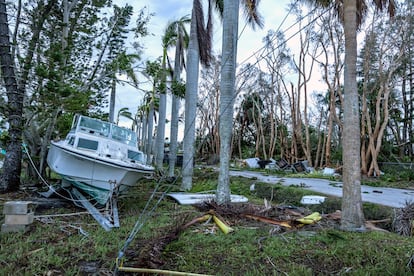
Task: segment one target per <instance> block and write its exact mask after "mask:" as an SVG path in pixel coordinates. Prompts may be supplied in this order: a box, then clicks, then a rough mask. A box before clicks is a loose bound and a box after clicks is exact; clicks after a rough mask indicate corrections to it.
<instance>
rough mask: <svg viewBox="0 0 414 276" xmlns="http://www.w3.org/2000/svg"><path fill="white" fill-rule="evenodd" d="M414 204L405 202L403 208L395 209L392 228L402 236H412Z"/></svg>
mask: <svg viewBox="0 0 414 276" xmlns="http://www.w3.org/2000/svg"><path fill="white" fill-rule="evenodd" d="M413 221H414V202H406V203H405V206H404V208H400V209H395V211H394V218H393V222H392V228H393V230H394V232H396V233H398V234H400V235H402V236H412V235H413V228H414V225H413Z"/></svg>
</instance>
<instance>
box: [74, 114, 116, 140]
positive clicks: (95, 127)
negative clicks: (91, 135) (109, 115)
mask: <svg viewBox="0 0 414 276" xmlns="http://www.w3.org/2000/svg"><path fill="white" fill-rule="evenodd" d="M79 128H80V129H81V130H86V131H89V132H96V133H97V134H100V135H102V136H105V137H108V136H109V129H110V124H109V123H107V122H102V121H99V120H96V119H92V118H88V117H83V116H82V117H81V119H80V122H79Z"/></svg>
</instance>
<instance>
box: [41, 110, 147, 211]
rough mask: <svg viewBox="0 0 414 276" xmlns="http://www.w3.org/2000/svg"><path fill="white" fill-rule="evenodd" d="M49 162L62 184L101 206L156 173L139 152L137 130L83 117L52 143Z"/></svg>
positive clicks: (78, 118) (75, 119) (78, 116)
mask: <svg viewBox="0 0 414 276" xmlns="http://www.w3.org/2000/svg"><path fill="white" fill-rule="evenodd" d="M47 162H48V165H49V167H50V168H51V169H52V170H53V171H54V172H56V173H57V174H59V175H60V176H61V177H62V184H63V185H67V184H69V185H73V186H74V187H76V188H78V189H80V190H83V191H84V192H86V193H87V194H89V195H90V196H92V197H93V199H94V200H95V201H96V202H97V203H99V204H102V205H104V204H105V203H107V202H108V200H109V199H110V198H111V196H112V195H113V193H114V192H118V191H119V192H123V191H126V189H127V188H128V187H131V186H134V185H136V184H137V181H138V180H139V179H141V178H143V177H146V176H150V175H151V174H152V173H153V172H154V168H153V167H152V166H149V165H146V156H145V154H144V153H143V152H142V151H140V150H138V145H137V136H136V133H135V132H134V131H132V130H130V129H127V128H123V127H120V126H117V125H116V124H112V123H109V122H104V121H101V120H97V119H93V118H90V117H86V116H82V115H76V116H75V118H74V120H73V123H72V129H71V130H70V132H69V133H68V134H67V136H66V138H65V140H61V141H57V142H54V141H52V142H51V145H50V149H49V153H48V156H47Z"/></svg>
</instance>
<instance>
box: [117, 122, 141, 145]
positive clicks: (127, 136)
mask: <svg viewBox="0 0 414 276" xmlns="http://www.w3.org/2000/svg"><path fill="white" fill-rule="evenodd" d="M112 139H114V140H117V141H120V142H122V143H124V144H127V145H130V146H134V147H135V146H136V145H137V144H136V141H137V135H136V133H135V132H133V131H131V130H129V129H126V128H123V127H119V126H116V125H112Z"/></svg>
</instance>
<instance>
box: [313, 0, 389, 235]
mask: <svg viewBox="0 0 414 276" xmlns="http://www.w3.org/2000/svg"><path fill="white" fill-rule="evenodd" d="M307 2H310V3H312V4H314V5H317V6H320V7H328V6H330V5H331V3H334V6H335V9H336V11H337V14H338V16H339V18H340V19H341V20H343V26H344V33H345V75H344V123H343V142H342V144H343V155H342V158H343V183H344V184H343V192H342V193H343V196H342V219H341V228H342V229H343V230H346V231H362V230H365V225H364V222H365V221H364V220H365V219H364V214H363V211H362V198H361V156H360V154H361V150H360V147H361V145H360V133H361V131H360V117H359V110H360V109H359V97H358V88H357V80H356V60H357V38H356V35H357V30H358V28H359V26H361V22H362V20H363V19H364V16H365V15H366V12H367V4H366V2H365V1H363V0H360V1H357V0H344V1H334V0H332V1H327V0H307ZM372 3H373V5H375V7H376V8H378V9H380V10H382V9H384V8H386V7H387V8H388V13H389V15H390V16H393V15H394V12H395V2H394V0H379V1H378V0H374V1H372Z"/></svg>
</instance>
